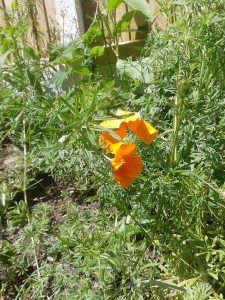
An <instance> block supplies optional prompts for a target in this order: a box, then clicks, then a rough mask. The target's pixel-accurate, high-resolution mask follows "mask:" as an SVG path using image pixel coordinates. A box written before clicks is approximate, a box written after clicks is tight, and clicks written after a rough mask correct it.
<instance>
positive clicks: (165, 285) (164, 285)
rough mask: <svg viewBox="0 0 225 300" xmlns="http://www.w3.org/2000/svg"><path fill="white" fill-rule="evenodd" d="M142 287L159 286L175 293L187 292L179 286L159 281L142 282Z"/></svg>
mask: <svg viewBox="0 0 225 300" xmlns="http://www.w3.org/2000/svg"><path fill="white" fill-rule="evenodd" d="M141 285H142V286H144V287H146V286H158V287H160V288H162V289H169V290H175V291H181V292H185V291H186V289H184V288H182V287H179V286H177V285H173V284H170V283H166V282H163V281H159V280H148V281H147V280H146V281H142V282H141Z"/></svg>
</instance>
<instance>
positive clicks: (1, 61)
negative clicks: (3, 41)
mask: <svg viewBox="0 0 225 300" xmlns="http://www.w3.org/2000/svg"><path fill="white" fill-rule="evenodd" d="M9 53H10V51H9V50H8V51H6V52H5V53H4V54H3V55H2V56H1V57H0V69H2V68H3V66H4V64H5V62H6V60H7V58H8V55H9Z"/></svg>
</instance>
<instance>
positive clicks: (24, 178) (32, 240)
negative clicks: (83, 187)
mask: <svg viewBox="0 0 225 300" xmlns="http://www.w3.org/2000/svg"><path fill="white" fill-rule="evenodd" d="M24 112H25V111H24ZM23 196H24V201H25V203H26V207H27V211H28V224H29V225H30V226H31V219H30V216H29V210H28V199H27V145H26V119H25V116H24V118H23ZM31 244H32V246H33V251H34V260H35V264H36V269H37V274H38V276H39V277H41V273H40V268H39V265H38V259H37V253H36V247H35V242H34V238H33V237H31Z"/></svg>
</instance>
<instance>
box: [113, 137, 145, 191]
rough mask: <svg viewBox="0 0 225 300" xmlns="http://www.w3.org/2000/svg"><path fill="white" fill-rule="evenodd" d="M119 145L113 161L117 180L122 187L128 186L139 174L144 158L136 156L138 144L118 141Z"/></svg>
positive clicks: (117, 144)
mask: <svg viewBox="0 0 225 300" xmlns="http://www.w3.org/2000/svg"><path fill="white" fill-rule="evenodd" d="M115 145H116V147H117V150H116V153H115V157H114V158H113V159H112V161H111V165H112V170H113V172H114V180H116V181H117V182H118V183H119V184H120V186H121V187H122V188H126V187H128V186H129V185H131V183H132V182H133V181H134V179H135V177H137V176H139V175H140V173H141V170H142V159H141V157H140V156H134V155H133V154H136V152H137V146H136V145H135V144H134V143H132V142H130V143H116V144H115Z"/></svg>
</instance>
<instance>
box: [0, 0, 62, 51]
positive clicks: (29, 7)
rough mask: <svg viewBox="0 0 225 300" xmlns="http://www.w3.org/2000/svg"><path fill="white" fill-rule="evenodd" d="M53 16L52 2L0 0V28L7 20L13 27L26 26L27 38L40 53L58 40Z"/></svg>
mask: <svg viewBox="0 0 225 300" xmlns="http://www.w3.org/2000/svg"><path fill="white" fill-rule="evenodd" d="M55 15H56V12H55V6H54V1H53V0H14V1H12V0H0V27H5V26H6V25H7V23H8V22H9V20H11V22H13V24H14V26H17V27H18V26H21V27H26V26H27V27H28V34H27V38H28V40H29V42H30V44H31V45H32V46H34V47H35V48H36V49H37V50H38V51H39V52H40V53H42V52H44V51H45V50H46V49H47V48H48V47H49V45H50V44H54V43H55V42H56V41H57V39H58V33H57V23H56V21H55Z"/></svg>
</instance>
